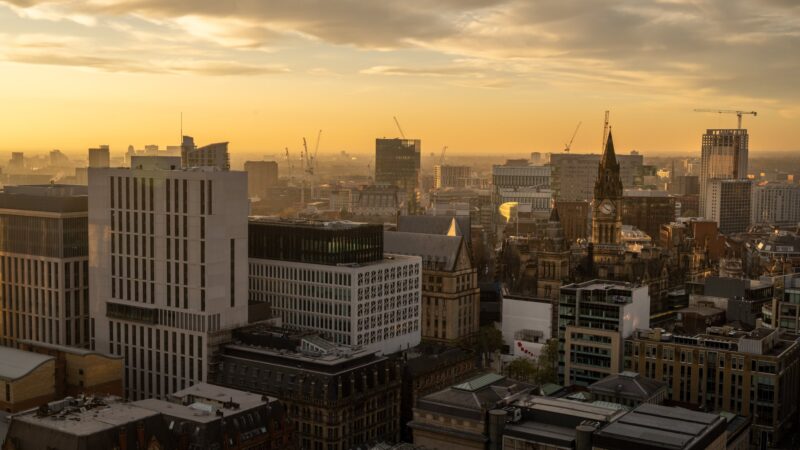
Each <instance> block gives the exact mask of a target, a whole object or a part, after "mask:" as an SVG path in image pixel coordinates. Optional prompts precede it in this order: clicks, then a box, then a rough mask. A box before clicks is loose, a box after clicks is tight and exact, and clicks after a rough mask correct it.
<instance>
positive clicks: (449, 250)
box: [383, 231, 464, 271]
mask: <svg viewBox="0 0 800 450" xmlns="http://www.w3.org/2000/svg"><path fill="white" fill-rule="evenodd" d="M463 242H464V238H463V237H461V236H445V235H439V234H422V233H405V232H400V231H384V232H383V251H384V252H386V253H396V254H399V255H411V256H420V257H422V265H423V269H424V268H434V269H436V270H446V271H453V270H455V268H456V263H457V262H458V256H459V254H460V252H461V248H462V247H463Z"/></svg>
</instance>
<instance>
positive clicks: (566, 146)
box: [564, 122, 583, 153]
mask: <svg viewBox="0 0 800 450" xmlns="http://www.w3.org/2000/svg"><path fill="white" fill-rule="evenodd" d="M582 123H583V122H578V126H577V127H575V132H574V133H572V138H571V139H570V140H569V144H566V145H565V146H564V151H565V152H567V153H569V149H570V148H572V141H574V140H575V136H576V135H577V134H578V130H580V129H581V124H582Z"/></svg>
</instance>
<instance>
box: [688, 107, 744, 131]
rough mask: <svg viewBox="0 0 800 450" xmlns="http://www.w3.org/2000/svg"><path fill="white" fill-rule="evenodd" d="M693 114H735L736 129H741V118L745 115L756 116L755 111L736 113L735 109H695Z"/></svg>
mask: <svg viewBox="0 0 800 450" xmlns="http://www.w3.org/2000/svg"><path fill="white" fill-rule="evenodd" d="M694 112H706V113H717V114H736V118H737V119H738V125H737V128H738V129H740V130H741V129H742V116H743V115H745V114H750V115H752V116H753V117H756V116H757V115H758V112H756V111H737V110H735V109H695V110H694Z"/></svg>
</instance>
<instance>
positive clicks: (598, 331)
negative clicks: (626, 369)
mask: <svg viewBox="0 0 800 450" xmlns="http://www.w3.org/2000/svg"><path fill="white" fill-rule="evenodd" d="M649 324H650V297H649V295H648V293H647V287H637V286H633V285H631V284H628V283H622V282H613V281H602V280H594V281H587V282H584V283H578V284H571V285H567V286H564V287H562V288H561V298H560V300H559V304H558V341H559V350H560V351H559V353H560V355H561V357H560V362H559V367H560V376H561V377H562V379H563V384H564V385H566V386H569V385H573V384H576V385H579V386H588V385H590V384H592V383H594V382H597V381H600V380H601V379H603V378H605V377H607V376H609V375H612V374H615V373H619V372H621V371H622V367H623V354H622V342H623V340H624V339H626V338H628V337H629V336H631V335H632V334H633V332H634V330H636V329H637V328H646V327H649Z"/></svg>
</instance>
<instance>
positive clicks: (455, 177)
mask: <svg viewBox="0 0 800 450" xmlns="http://www.w3.org/2000/svg"><path fill="white" fill-rule="evenodd" d="M471 177H472V167H470V166H449V165H441V164H437V165H435V166H433V187H434V189H443V188H449V187H450V188H466V187H469V186H470V178H471Z"/></svg>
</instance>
